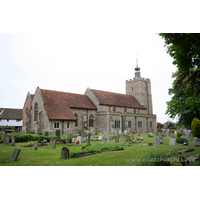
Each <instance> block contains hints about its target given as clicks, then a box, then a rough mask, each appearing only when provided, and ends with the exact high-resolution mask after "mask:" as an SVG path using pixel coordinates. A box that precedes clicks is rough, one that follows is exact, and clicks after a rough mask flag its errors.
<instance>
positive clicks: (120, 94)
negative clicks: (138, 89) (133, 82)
mask: <svg viewBox="0 0 200 200" xmlns="http://www.w3.org/2000/svg"><path fill="white" fill-rule="evenodd" d="M90 90H95V91H100V92H108V93H113V94H120V95H127V96H132V95H129V94H122V93H117V92H110V91H105V90H96V89H90Z"/></svg>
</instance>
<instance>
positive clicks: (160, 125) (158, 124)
mask: <svg viewBox="0 0 200 200" xmlns="http://www.w3.org/2000/svg"><path fill="white" fill-rule="evenodd" d="M164 126H165V125H164V124H161V123H160V122H157V129H160V130H161V128H163V127H164Z"/></svg>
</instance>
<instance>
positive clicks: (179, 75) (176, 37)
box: [159, 33, 200, 128]
mask: <svg viewBox="0 0 200 200" xmlns="http://www.w3.org/2000/svg"><path fill="white" fill-rule="evenodd" d="M159 35H160V36H162V37H163V38H164V39H165V46H166V47H167V53H169V55H170V56H171V57H172V58H173V59H174V61H173V64H174V65H176V67H177V71H176V72H175V73H173V75H172V77H173V78H175V80H174V82H173V85H172V88H170V89H169V94H170V95H172V99H171V101H168V102H167V110H166V114H169V116H170V118H175V117H176V116H178V119H179V122H178V124H179V125H184V126H185V127H187V128H190V126H191V122H192V119H193V118H200V34H192V33H178V34H177V33H160V34H159Z"/></svg>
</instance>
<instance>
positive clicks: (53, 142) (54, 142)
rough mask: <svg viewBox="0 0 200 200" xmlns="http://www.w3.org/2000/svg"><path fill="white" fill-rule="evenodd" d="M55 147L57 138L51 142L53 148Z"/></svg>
mask: <svg viewBox="0 0 200 200" xmlns="http://www.w3.org/2000/svg"><path fill="white" fill-rule="evenodd" d="M54 148H56V139H54V140H53V141H52V144H51V149H54Z"/></svg>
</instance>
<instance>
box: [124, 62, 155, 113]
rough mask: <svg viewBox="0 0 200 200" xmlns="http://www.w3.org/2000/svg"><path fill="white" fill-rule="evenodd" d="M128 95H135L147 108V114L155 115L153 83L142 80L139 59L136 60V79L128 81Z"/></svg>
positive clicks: (148, 80)
mask: <svg viewBox="0 0 200 200" xmlns="http://www.w3.org/2000/svg"><path fill="white" fill-rule="evenodd" d="M126 94H128V95H133V96H134V97H135V98H136V99H137V100H138V101H139V102H140V103H141V104H143V105H144V106H145V107H146V108H147V113H146V114H153V107H152V96H151V81H150V79H148V78H147V79H145V78H141V74H140V68H139V66H138V59H136V68H135V77H134V78H133V79H130V80H127V81H126Z"/></svg>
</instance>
